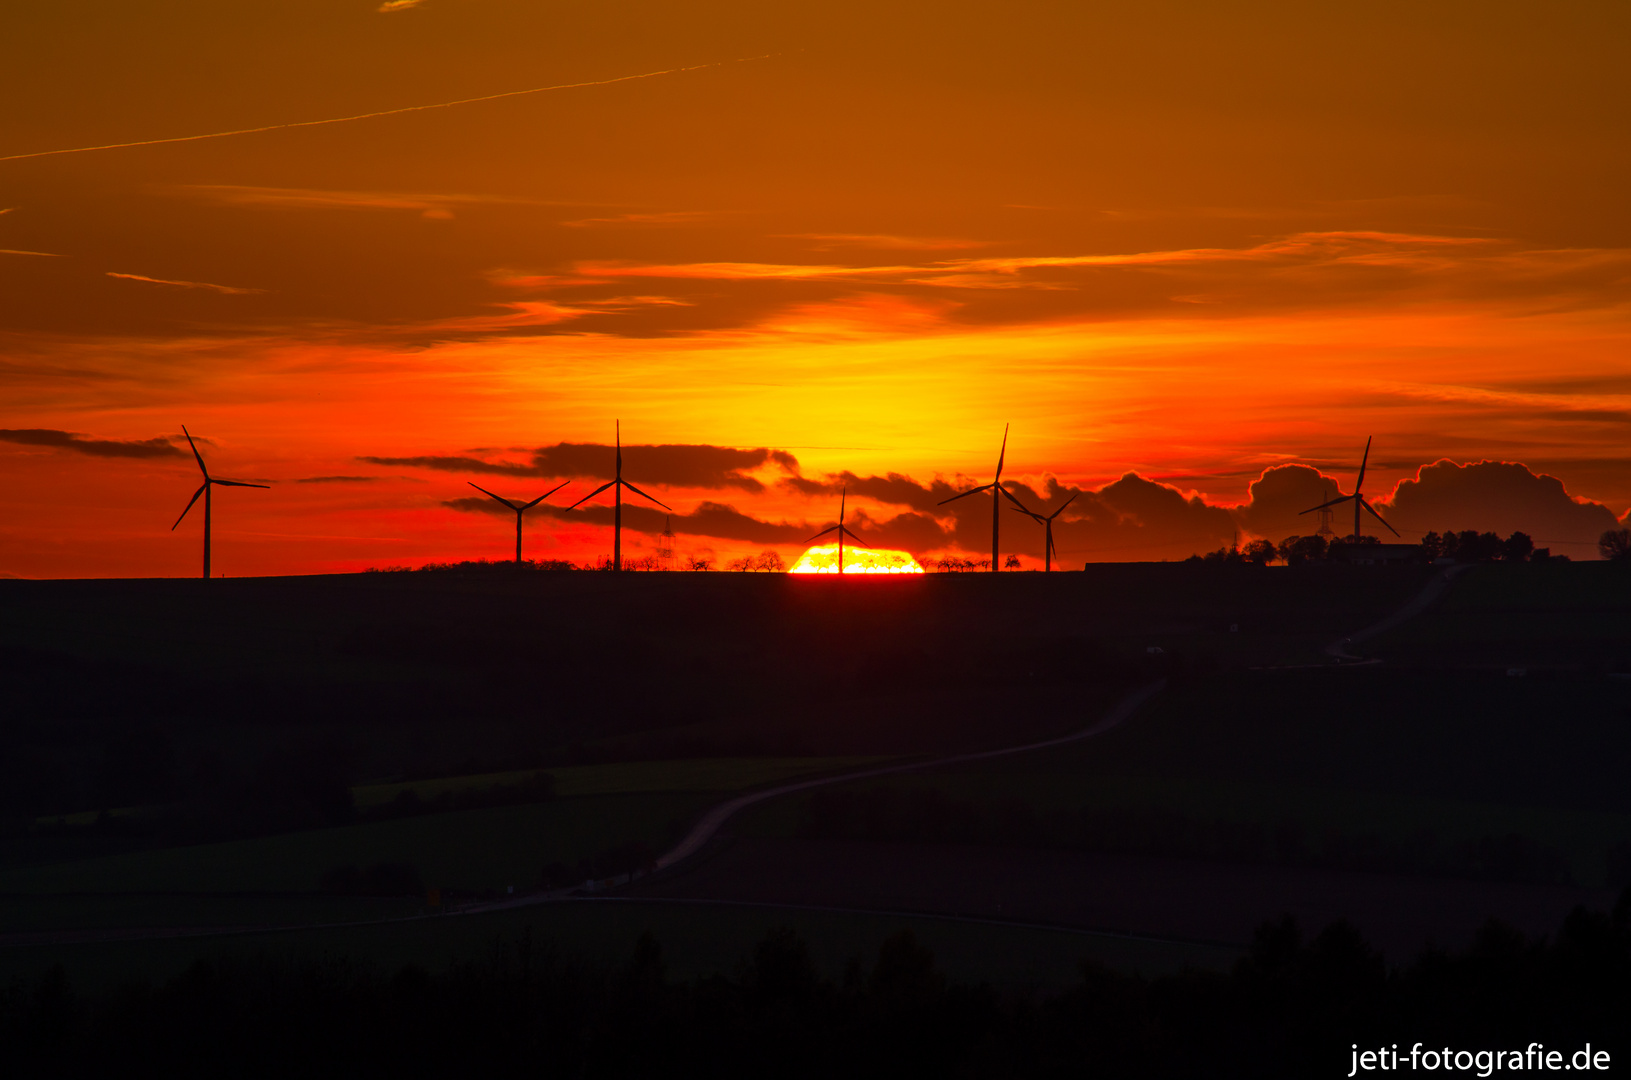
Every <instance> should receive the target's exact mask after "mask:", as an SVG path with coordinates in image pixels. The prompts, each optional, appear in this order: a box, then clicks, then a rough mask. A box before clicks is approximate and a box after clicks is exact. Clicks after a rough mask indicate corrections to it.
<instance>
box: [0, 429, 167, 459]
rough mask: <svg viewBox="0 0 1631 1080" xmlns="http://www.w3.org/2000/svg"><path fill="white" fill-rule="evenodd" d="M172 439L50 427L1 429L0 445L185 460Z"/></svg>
mask: <svg viewBox="0 0 1631 1080" xmlns="http://www.w3.org/2000/svg"><path fill="white" fill-rule="evenodd" d="M171 438H172V437H171V436H165V435H159V436H156V437H154V438H151V439H91V438H87V437H86V436H84V435H80V434H78V433H77V432H72V431H58V430H55V429H53V428H0V442H9V443H18V444H20V445H23V446H48V447H51V448H52V449H56V450H71V451H73V452H74V453H77V454H89V455H91V456H92V457H123V458H160V457H179V458H184V457H186V456H187V452H186V451H185V450H182V449H180V448H179V447H177V446H175V445H173V444H172V443H171Z"/></svg>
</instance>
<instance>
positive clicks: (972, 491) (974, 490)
mask: <svg viewBox="0 0 1631 1080" xmlns="http://www.w3.org/2000/svg"><path fill="white" fill-rule="evenodd" d="M995 486H996V485H995V484H981V485H980V486H979V487H977V488H969V489H968V490H967V491H965V492H963V493H962V494H961V495H953V496H952V497H951V498H949V499H941V500H940V501H939V502H937V503H935V505H936V506H945V505H946V504H947V503H949V502H956V501H957V500H958V499H966V498H968V497H969V496H970V495H978V494H979V493H980V492H982V491H989V490H990V489H991V488H993V487H995Z"/></svg>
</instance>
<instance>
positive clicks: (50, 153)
mask: <svg viewBox="0 0 1631 1080" xmlns="http://www.w3.org/2000/svg"><path fill="white" fill-rule="evenodd" d="M773 55H775V54H774V53H766V54H765V55H764V56H745V57H742V58H741V59H738V60H720V61H716V62H715V63H712V64H692V65H691V66H690V67H677V68H665V69H663V70H662V71H645V72H641V73H640V74H639V75H619V76H618V77H617V78H615V79H595V80H594V81H592V82H575V83H559V84H557V85H555V86H535V87H533V88H532V89H530V90H506V91H505V92H504V93H502V94H483V95H482V96H481V97H472V98H460V99H459V100H458V101H438V102H436V103H435V104H434V105H408V106H405V107H403V108H400V109H381V110H380V111H379V112H367V113H358V114H357V115H356V116H336V117H331V118H330V119H327V120H297V121H295V122H294V123H290V124H267V125H266V126H265V127H252V128H239V129H237V130H236V131H212V132H209V133H208V134H206V135H178V136H176V137H175V138H170V139H142V140H139V141H137V142H122V143H107V144H106V145H103V146H75V147H70V148H69V149H66V150H37V151H35V152H34V153H32V154H8V155H7V156H5V157H0V161H21V160H23V159H24V158H42V157H54V156H55V155H57V154H88V153H90V152H91V151H93V150H122V149H124V148H125V147H129V146H162V145H164V144H166V143H184V142H198V141H199V140H200V139H224V138H226V137H227V136H229V135H254V134H256V133H258V132H262V131H281V130H283V129H284V128H302V127H319V126H321V125H323V124H349V123H350V122H351V121H353V120H372V119H373V118H374V117H376V116H396V115H397V114H399V113H411V112H424V111H425V110H427V109H451V108H452V107H453V106H455V105H472V104H474V103H476V102H478V101H497V100H498V99H499V98H508V97H521V96H523V95H525V94H543V93H547V92H548V91H550V90H576V89H578V88H579V87H584V86H610V85H611V84H612V83H621V82H634V81H635V80H637V79H655V78H657V77H658V76H659V75H678V74H680V73H681V72H686V71H701V70H703V69H704V68H713V67H723V66H725V65H726V64H745V63H748V62H749V61H752V60H763V59H765V58H766V57H768V56H773Z"/></svg>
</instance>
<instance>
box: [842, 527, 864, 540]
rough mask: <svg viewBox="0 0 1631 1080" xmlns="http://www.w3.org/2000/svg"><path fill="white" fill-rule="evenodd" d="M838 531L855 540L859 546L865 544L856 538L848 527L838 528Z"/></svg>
mask: <svg viewBox="0 0 1631 1080" xmlns="http://www.w3.org/2000/svg"><path fill="white" fill-rule="evenodd" d="M838 531H839V532H841V533H843V534H844V535H845V536H847V537H849V538H850V539H851V540H854V541H855V542H856V543H857V544H860V543H864V542H865V541H863V540H862V539H861V538H860V537H859V536H856V535H855V534H854V533H852V532H850V531H849V529H848V528H847V527H846V526H843V525H840V526H838Z"/></svg>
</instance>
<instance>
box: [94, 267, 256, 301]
mask: <svg viewBox="0 0 1631 1080" xmlns="http://www.w3.org/2000/svg"><path fill="white" fill-rule="evenodd" d="M107 275H108V277H111V278H123V279H124V280H126V281H145V282H147V283H149V284H151V285H173V286H175V287H176V288H178V289H208V290H210V291H211V292H218V293H225V294H227V295H229V296H249V295H252V294H254V293H263V292H265V291H266V290H265V289H240V288H238V287H237V286H235V285H212V284H210V283H209V282H207V281H171V280H169V279H168V278H156V277H148V276H147V275H146V274H120V273H116V272H115V271H112V270H109V271H108V272H107Z"/></svg>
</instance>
